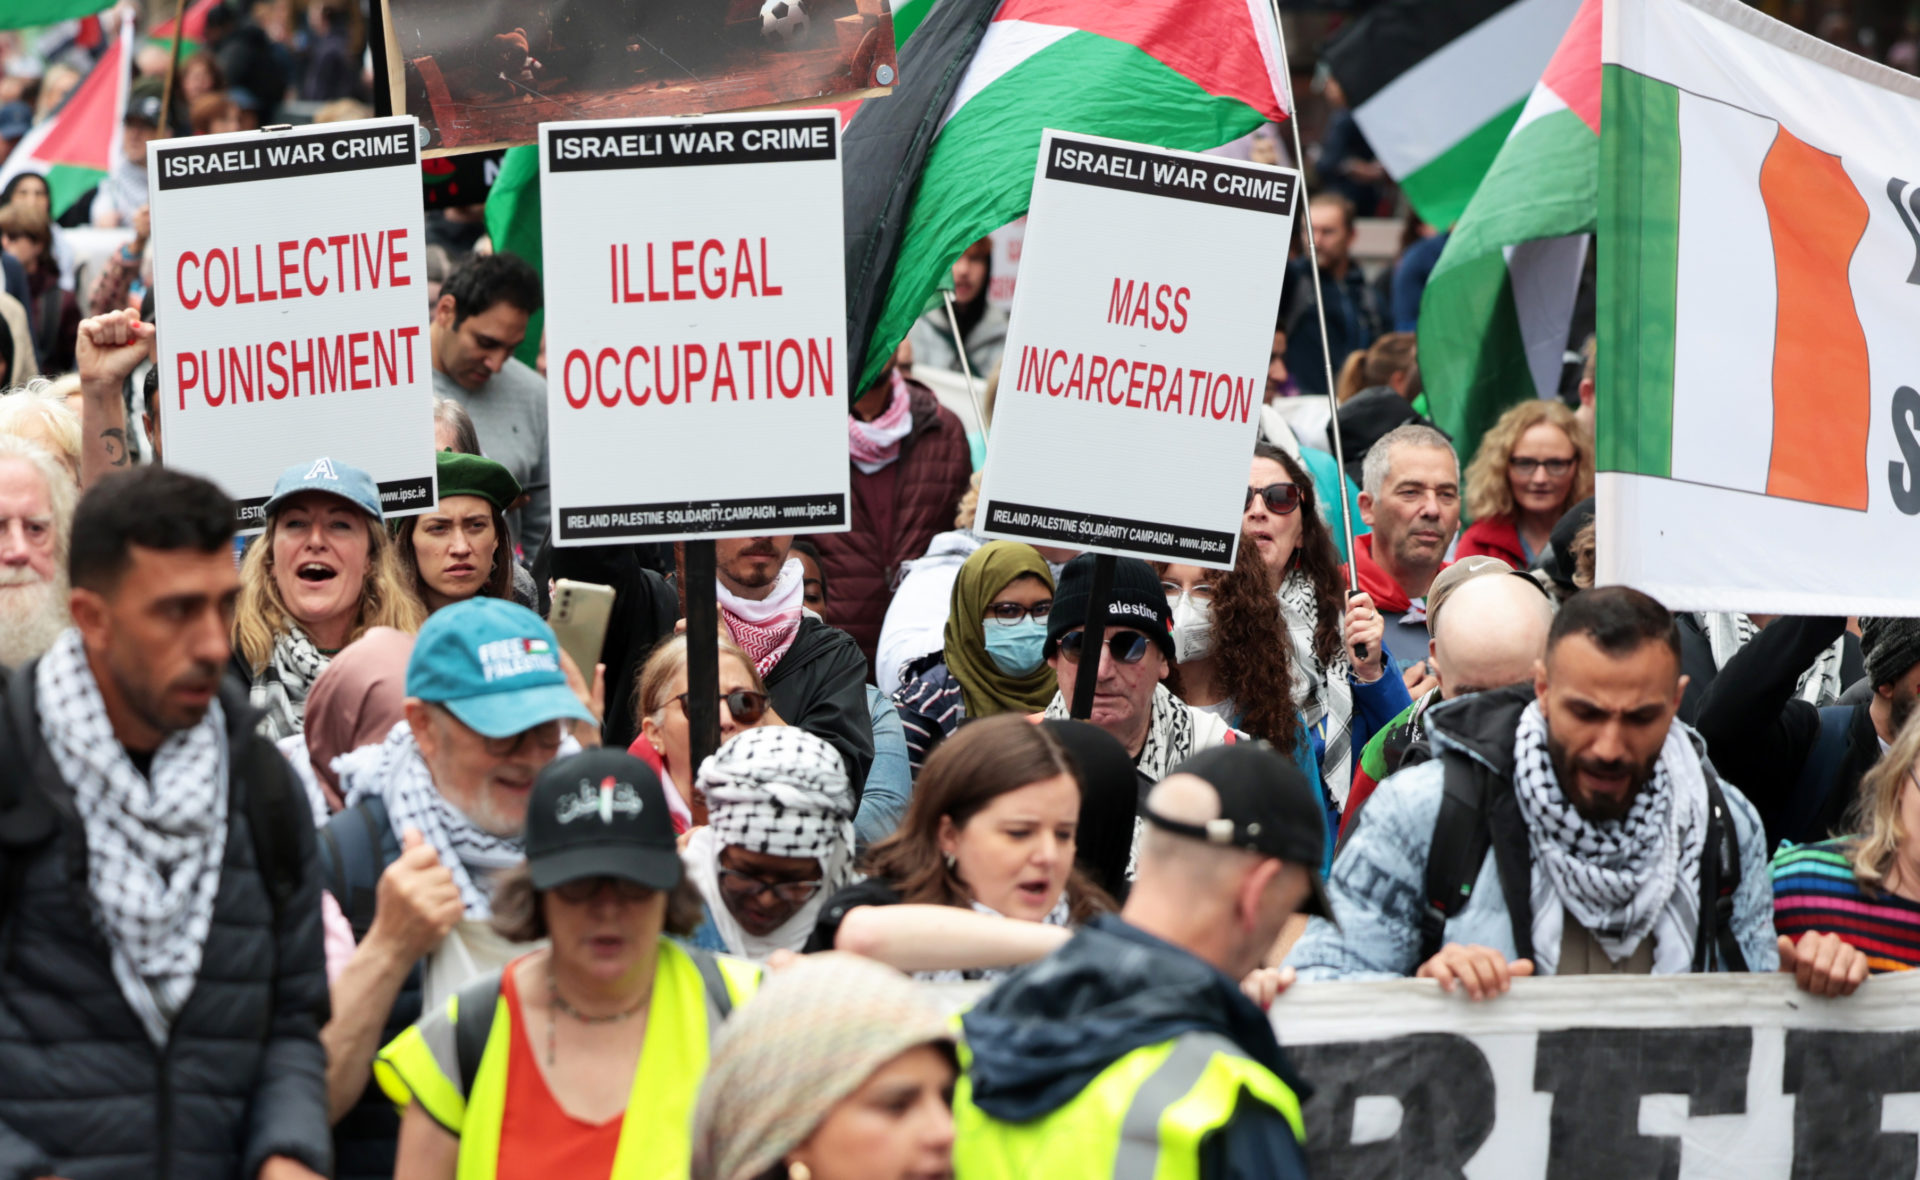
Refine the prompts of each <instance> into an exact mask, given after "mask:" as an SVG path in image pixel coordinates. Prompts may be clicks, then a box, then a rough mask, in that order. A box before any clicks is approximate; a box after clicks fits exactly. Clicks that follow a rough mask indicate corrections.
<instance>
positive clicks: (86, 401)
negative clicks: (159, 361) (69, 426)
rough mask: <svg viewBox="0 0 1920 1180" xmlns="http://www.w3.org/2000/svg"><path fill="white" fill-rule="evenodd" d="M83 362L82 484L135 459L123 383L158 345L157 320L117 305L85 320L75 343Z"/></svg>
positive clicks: (90, 482) (81, 367)
mask: <svg viewBox="0 0 1920 1180" xmlns="http://www.w3.org/2000/svg"><path fill="white" fill-rule="evenodd" d="M74 347H75V359H76V360H77V361H78V363H79V368H80V485H81V486H82V487H92V486H93V485H94V484H95V483H98V482H99V480H100V478H101V477H102V476H104V475H107V474H109V473H111V472H113V471H117V470H119V469H121V468H124V467H126V466H128V465H129V464H131V463H132V461H133V458H132V455H131V454H130V453H129V452H128V450H127V403H126V401H125V400H124V399H123V398H122V397H121V394H120V389H121V386H122V385H124V384H125V383H126V379H127V377H128V375H129V374H131V373H132V372H133V370H134V368H135V367H136V366H138V365H139V364H140V362H141V361H143V360H145V359H146V358H147V354H148V353H149V352H151V351H152V349H153V325H151V324H145V323H142V322H141V321H140V315H139V313H138V312H133V311H114V312H108V313H107V314H106V315H98V316H94V317H93V318H91V319H88V320H84V321H82V322H81V324H80V334H79V337H78V339H77V341H76V343H75V346H74Z"/></svg>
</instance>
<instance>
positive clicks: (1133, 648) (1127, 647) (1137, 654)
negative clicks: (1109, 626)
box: [1060, 631, 1148, 664]
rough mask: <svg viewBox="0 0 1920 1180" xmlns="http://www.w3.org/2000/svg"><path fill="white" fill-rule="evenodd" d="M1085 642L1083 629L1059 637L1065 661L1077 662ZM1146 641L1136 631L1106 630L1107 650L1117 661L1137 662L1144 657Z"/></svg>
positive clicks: (1145, 638)
mask: <svg viewBox="0 0 1920 1180" xmlns="http://www.w3.org/2000/svg"><path fill="white" fill-rule="evenodd" d="M1086 642H1087V633H1086V632H1085V631H1069V632H1067V633H1066V634H1065V635H1062V636H1061V637H1060V654H1061V655H1063V656H1065V657H1066V660H1067V663H1069V664H1077V663H1079V662H1080V652H1081V649H1082V648H1084V647H1085V646H1086ZM1147 642H1148V640H1147V637H1146V636H1144V635H1142V634H1140V632H1138V631H1109V632H1107V651H1109V652H1111V653H1112V655H1113V658H1114V660H1115V661H1116V662H1118V663H1122V664H1137V663H1139V662H1140V661H1141V660H1144V659H1146V658H1147Z"/></svg>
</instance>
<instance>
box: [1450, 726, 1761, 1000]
mask: <svg viewBox="0 0 1920 1180" xmlns="http://www.w3.org/2000/svg"><path fill="white" fill-rule="evenodd" d="M1440 760H1441V762H1442V764H1443V765H1444V766H1445V767H1446V771H1445V788H1444V792H1443V794H1442V795H1441V797H1440V817H1439V819H1438V820H1437V821H1436V822H1435V823H1434V826H1433V843H1432V845H1431V846H1430V847H1429V848H1428V850H1427V880H1426V889H1427V906H1426V909H1425V910H1423V911H1422V912H1421V915H1420V957H1419V959H1418V961H1419V962H1421V963H1425V962H1426V961H1427V960H1429V959H1431V958H1433V956H1434V955H1436V954H1438V953H1439V952H1440V948H1441V947H1442V946H1444V945H1445V944H1446V928H1447V921H1448V919H1450V918H1452V917H1453V916H1454V915H1455V914H1457V913H1459V912H1460V911H1461V910H1463V909H1465V908H1466V905H1467V902H1468V901H1470V900H1472V898H1473V887H1474V882H1475V881H1476V880H1477V879H1478V878H1479V876H1480V866H1481V865H1482V864H1484V863H1485V862H1486V859H1487V853H1488V852H1489V851H1491V852H1492V853H1493V854H1494V867H1495V870H1496V872H1497V874H1498V876H1499V879H1500V892H1501V893H1502V895H1504V896H1505V898H1506V901H1507V915H1508V918H1509V919H1510V920H1511V921H1512V923H1513V945H1514V947H1515V949H1516V951H1517V952H1518V954H1517V957H1518V958H1522V959H1531V958H1533V954H1534V947H1533V893H1532V890H1533V881H1532V873H1533V864H1532V854H1531V852H1530V851H1529V845H1528V843H1527V830H1526V821H1525V820H1524V819H1523V818H1522V817H1521V815H1520V805H1519V801H1518V799H1517V798H1516V797H1515V795H1514V792H1513V784H1512V783H1511V782H1510V781H1508V780H1506V779H1504V778H1502V777H1501V776H1499V775H1496V774H1495V773H1493V771H1491V770H1489V769H1488V768H1487V767H1485V766H1483V765H1481V764H1480V763H1479V762H1477V761H1475V760H1474V759H1473V758H1471V757H1470V756H1468V755H1466V754H1463V753H1460V752H1458V751H1449V752H1446V753H1444V754H1442V755H1441V758H1440ZM1703 770H1705V773H1706V779H1707V847H1708V848H1709V849H1717V850H1718V855H1703V856H1702V857H1701V861H1700V927H1699V929H1698V931H1697V932H1696V933H1695V935H1694V940H1693V970H1694V971H1695V972H1707V971H1712V970H1715V969H1716V964H1715V962H1714V960H1713V957H1712V955H1711V954H1709V948H1711V947H1714V946H1718V947H1719V949H1720V963H1719V964H1718V969H1720V970H1726V971H1746V970H1747V959H1746V956H1745V955H1744V954H1742V953H1741V951H1740V942H1739V940H1738V939H1737V938H1735V937H1734V934H1733V897H1734V894H1735V892H1737V891H1738V890H1739V888H1740V840H1739V836H1738V835H1737V834H1736V833H1735V832H1734V830H1733V821H1732V819H1731V818H1730V817H1729V816H1728V814H1727V800H1726V796H1725V795H1724V794H1722V793H1721V790H1720V781H1719V778H1718V777H1717V776H1716V775H1715V774H1714V773H1713V771H1712V770H1711V769H1708V768H1703Z"/></svg>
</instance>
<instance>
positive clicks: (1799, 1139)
mask: <svg viewBox="0 0 1920 1180" xmlns="http://www.w3.org/2000/svg"><path fill="white" fill-rule="evenodd" d="M1780 1088H1781V1090H1782V1091H1783V1092H1785V1093H1788V1094H1792V1095H1793V1096H1794V1099H1793V1177H1794V1180H1815V1178H1816V1177H1823V1176H1912V1175H1914V1174H1915V1173H1916V1172H1920V1139H1916V1137H1915V1136H1914V1134H1913V1133H1912V1132H1911V1131H1892V1132H1889V1131H1882V1130H1881V1129H1880V1117H1881V1109H1880V1108H1881V1099H1883V1098H1885V1097H1886V1096H1887V1095H1888V1094H1911V1093H1914V1092H1916V1091H1920V1032H1845V1031H1839V1030H1829V1029H1790V1030H1788V1032H1787V1060H1786V1065H1785V1068H1784V1069H1782V1071H1781V1082H1780Z"/></svg>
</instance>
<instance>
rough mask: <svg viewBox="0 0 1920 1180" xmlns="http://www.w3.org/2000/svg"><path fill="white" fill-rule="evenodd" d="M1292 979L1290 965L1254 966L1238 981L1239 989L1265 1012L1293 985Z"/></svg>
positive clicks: (1292, 974) (1293, 976)
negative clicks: (1249, 972)
mask: <svg viewBox="0 0 1920 1180" xmlns="http://www.w3.org/2000/svg"><path fill="white" fill-rule="evenodd" d="M1294 979H1295V975H1294V970H1293V968H1291V967H1256V968H1254V969H1253V971H1252V973H1251V974H1249V975H1248V976H1247V977H1246V978H1245V979H1243V980H1241V981H1240V990H1241V991H1243V992H1245V993H1247V998H1248V999H1249V1000H1252V1001H1253V1002H1254V1003H1256V1004H1258V1005H1260V1010H1261V1011H1262V1012H1265V1011H1266V1010H1267V1009H1269V1008H1271V1007H1273V1002H1274V1001H1275V1000H1277V999H1279V998H1280V997H1281V996H1282V995H1283V994H1285V992H1286V990H1287V989H1288V988H1290V987H1292V986H1293V981H1294Z"/></svg>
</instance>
